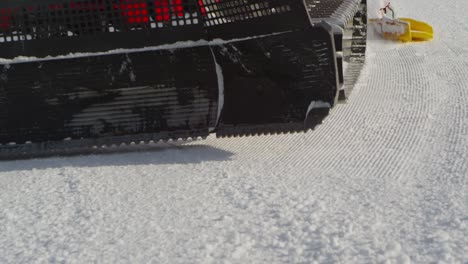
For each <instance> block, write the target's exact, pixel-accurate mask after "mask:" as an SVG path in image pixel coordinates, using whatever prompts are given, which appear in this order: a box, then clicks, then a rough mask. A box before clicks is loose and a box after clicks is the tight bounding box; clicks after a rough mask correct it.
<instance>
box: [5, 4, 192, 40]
mask: <svg viewBox="0 0 468 264" xmlns="http://www.w3.org/2000/svg"><path fill="white" fill-rule="evenodd" d="M199 16H200V12H199V6H198V4H197V3H196V2H195V1H183V0H86V1H54V2H53V3H41V4H30V5H18V6H10V7H3V6H2V5H1V4H0V42H14V41H26V40H36V39H54V38H63V37H79V36H83V35H96V34H100V33H112V32H125V31H133V30H146V31H151V30H155V29H160V28H165V27H177V26H187V25H194V24H198V23H199V21H200V17H199Z"/></svg>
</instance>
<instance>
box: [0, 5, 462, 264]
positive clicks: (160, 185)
mask: <svg viewBox="0 0 468 264" xmlns="http://www.w3.org/2000/svg"><path fill="white" fill-rule="evenodd" d="M465 1H466V0H452V1H435V0H431V1H428V0H413V1H403V0H399V1H397V0H395V1H393V2H394V4H395V6H396V8H397V9H398V11H399V12H398V13H399V14H401V15H402V16H408V17H414V18H416V19H420V20H423V21H428V22H430V23H431V24H433V25H434V27H435V32H436V39H435V40H434V41H432V42H429V43H417V44H398V43H391V42H384V41H381V40H378V39H375V38H373V39H372V40H371V41H370V50H369V59H368V61H367V65H366V67H365V69H364V73H363V75H362V78H361V79H360V81H359V82H358V85H357V87H356V89H355V90H354V91H353V94H352V96H351V98H350V100H349V102H348V103H347V104H344V105H338V106H337V107H336V108H335V109H334V110H333V111H332V113H331V115H330V116H329V118H327V119H326V121H325V123H324V124H322V125H321V126H320V127H318V128H317V129H316V130H315V131H313V132H311V133H307V134H294V135H279V136H265V137H252V138H231V139H215V138H209V139H208V140H206V141H200V142H193V143H189V144H186V145H180V144H175V143H169V144H167V145H164V146H156V147H154V148H151V150H146V151H144V152H134V153H120V154H112V155H94V156H80V157H68V158H50V159H44V160H31V161H9V162H0V208H1V209H0V263H47V262H49V263H468V87H467V86H468V85H467V83H468V27H467V26H466V25H468V16H466V12H465V11H464V10H463V8H462V7H464V6H465V4H466V3H465Z"/></svg>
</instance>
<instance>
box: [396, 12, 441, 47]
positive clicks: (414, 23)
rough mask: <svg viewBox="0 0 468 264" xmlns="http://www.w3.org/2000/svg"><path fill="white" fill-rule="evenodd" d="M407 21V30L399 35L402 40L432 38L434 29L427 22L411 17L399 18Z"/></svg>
mask: <svg viewBox="0 0 468 264" xmlns="http://www.w3.org/2000/svg"><path fill="white" fill-rule="evenodd" d="M399 20H402V21H405V22H408V23H409V30H408V31H407V32H405V34H403V35H401V36H400V40H401V41H403V42H408V41H426V40H431V39H432V38H434V30H433V28H432V26H430V25H429V24H427V23H425V22H422V21H418V20H415V19H411V18H399Z"/></svg>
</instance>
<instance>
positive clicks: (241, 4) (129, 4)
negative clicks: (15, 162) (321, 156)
mask: <svg viewBox="0 0 468 264" xmlns="http://www.w3.org/2000/svg"><path fill="white" fill-rule="evenodd" d="M366 24H367V17H366V3H365V0H321V1H317V0H78V1H77V0H22V1H18V0H3V1H1V2H0V68H1V69H0V71H1V72H0V159H15V158H30V157H39V156H46V155H61V154H67V153H74V152H78V153H79V152H81V151H84V150H89V149H91V148H96V147H101V146H109V145H122V144H130V143H132V142H136V143H140V142H150V141H160V140H178V139H188V138H200V137H201V138H203V137H206V136H207V135H209V134H210V133H216V135H217V136H218V137H230V136H244V135H260V134H272V133H273V134H274V133H286V132H298V131H306V130H308V129H310V128H313V127H314V126H315V125H317V124H319V123H320V122H322V120H323V118H324V117H325V116H326V115H327V114H328V112H329V110H330V108H331V107H333V106H334V105H335V104H336V103H337V102H338V101H339V100H340V99H341V100H342V99H345V97H346V94H347V93H348V92H349V91H350V90H351V88H352V87H353V85H354V83H355V82H356V80H357V77H358V76H359V72H360V69H361V68H362V65H363V63H364V56H365V49H366V32H367V31H366Z"/></svg>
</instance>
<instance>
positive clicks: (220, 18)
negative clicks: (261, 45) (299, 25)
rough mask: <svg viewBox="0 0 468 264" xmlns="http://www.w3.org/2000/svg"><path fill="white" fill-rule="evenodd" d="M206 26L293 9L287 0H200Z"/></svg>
mask: <svg viewBox="0 0 468 264" xmlns="http://www.w3.org/2000/svg"><path fill="white" fill-rule="evenodd" d="M199 2H200V3H201V11H202V14H203V15H204V21H205V23H204V25H205V26H216V25H222V24H226V23H232V22H236V21H243V20H248V19H255V18H259V17H265V16H271V15H276V14H281V13H286V12H289V11H291V6H290V5H289V4H285V3H284V2H285V1H271V0H270V1H265V0H263V1H258V0H256V1H255V0H250V1H246V0H200V1H199Z"/></svg>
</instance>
